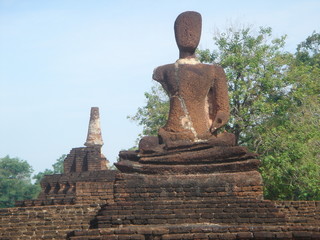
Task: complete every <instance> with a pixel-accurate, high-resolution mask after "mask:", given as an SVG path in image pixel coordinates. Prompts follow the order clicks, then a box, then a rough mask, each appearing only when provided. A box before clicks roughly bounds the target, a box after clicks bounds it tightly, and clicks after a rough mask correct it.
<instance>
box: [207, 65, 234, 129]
mask: <svg viewBox="0 0 320 240" xmlns="http://www.w3.org/2000/svg"><path fill="white" fill-rule="evenodd" d="M209 94H211V96H209V99H211V103H209V106H210V107H211V108H212V109H210V111H209V112H210V115H211V116H210V118H211V120H212V125H211V132H212V133H213V132H215V131H216V130H217V129H219V128H221V127H223V126H224V125H225V124H226V123H227V122H228V120H229V116H230V109H229V96H228V83H227V78H226V74H225V72H224V70H223V68H222V67H221V66H219V65H213V85H212V88H211V91H210V93H209Z"/></svg>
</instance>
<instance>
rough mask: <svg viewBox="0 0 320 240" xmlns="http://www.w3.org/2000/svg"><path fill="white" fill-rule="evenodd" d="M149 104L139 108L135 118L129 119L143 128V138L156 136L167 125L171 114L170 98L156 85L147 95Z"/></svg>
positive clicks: (130, 117)
mask: <svg viewBox="0 0 320 240" xmlns="http://www.w3.org/2000/svg"><path fill="white" fill-rule="evenodd" d="M144 95H145V97H146V100H147V104H146V105H145V106H144V107H139V108H138V110H137V113H136V114H135V115H134V116H128V118H129V119H131V120H133V121H136V122H138V124H139V125H141V126H143V130H142V134H140V137H141V136H156V135H157V134H158V129H159V128H160V127H162V126H164V125H165V123H166V121H167V118H168V112H169V98H168V96H167V94H166V93H165V91H164V90H163V89H162V87H161V86H160V85H159V84H157V83H155V84H154V85H153V86H152V88H151V92H146V93H145V94H144Z"/></svg>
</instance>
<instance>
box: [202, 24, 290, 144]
mask: <svg viewBox="0 0 320 240" xmlns="http://www.w3.org/2000/svg"><path fill="white" fill-rule="evenodd" d="M213 39H214V42H215V44H216V46H217V49H216V50H214V51H212V52H210V50H208V49H207V50H203V51H202V50H199V51H198V54H199V58H200V60H201V61H203V62H209V63H211V62H215V63H219V64H220V65H221V66H222V67H223V68H224V69H225V72H226V75H227V79H228V85H229V98H230V107H231V110H230V114H231V118H230V121H229V124H228V126H227V128H228V129H229V130H230V131H231V132H232V133H234V134H235V136H236V139H237V142H238V143H239V144H246V145H250V144H252V143H250V141H252V140H253V139H254V138H253V135H254V132H255V128H256V126H258V125H259V124H261V123H262V122H263V121H265V119H267V118H270V117H272V116H273V115H275V114H277V105H278V104H279V102H280V101H281V99H282V97H283V95H284V94H285V90H286V87H287V86H288V85H289V83H288V81H286V78H285V77H284V76H285V75H284V72H285V71H286V69H287V63H288V58H289V57H290V55H289V54H287V53H284V52H283V50H282V48H283V46H284V44H285V36H283V37H280V38H274V39H272V30H271V28H263V27H260V29H259V31H258V32H257V33H254V32H253V30H252V29H251V28H249V27H244V28H241V29H234V28H229V29H227V30H226V31H225V32H222V33H219V32H218V33H217V34H216V35H215V36H214V38H213Z"/></svg>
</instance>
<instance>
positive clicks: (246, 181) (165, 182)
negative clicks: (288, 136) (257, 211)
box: [114, 171, 263, 202]
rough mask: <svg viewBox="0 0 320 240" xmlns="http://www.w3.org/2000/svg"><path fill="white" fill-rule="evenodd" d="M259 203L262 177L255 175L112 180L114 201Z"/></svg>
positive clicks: (122, 177) (127, 176) (123, 176)
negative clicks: (225, 200) (240, 200)
mask: <svg viewBox="0 0 320 240" xmlns="http://www.w3.org/2000/svg"><path fill="white" fill-rule="evenodd" d="M235 197H236V198H247V199H262V198H263V186H262V181H261V175H260V174H259V173H258V172H256V171H252V172H245V173H222V174H189V175H142V174H141V175H138V174H122V173H118V174H117V175H116V179H115V186H114V200H115V201H116V202H122V201H136V200H138V201H150V199H151V200H152V199H156V200H173V199H176V200H177V199H178V200H195V199H200V200H206V199H212V198H215V199H226V198H231V199H233V198H235Z"/></svg>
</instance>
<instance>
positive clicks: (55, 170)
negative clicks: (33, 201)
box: [33, 154, 67, 185]
mask: <svg viewBox="0 0 320 240" xmlns="http://www.w3.org/2000/svg"><path fill="white" fill-rule="evenodd" d="M66 157H67V155H66V154H62V155H61V157H59V158H58V159H57V160H56V162H55V163H54V164H52V169H45V170H44V171H43V172H39V173H37V174H36V175H34V176H33V179H35V180H36V182H35V184H36V185H39V184H40V182H41V180H42V178H43V177H44V176H45V175H52V174H60V173H63V171H64V169H63V162H64V159H65V158H66Z"/></svg>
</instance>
